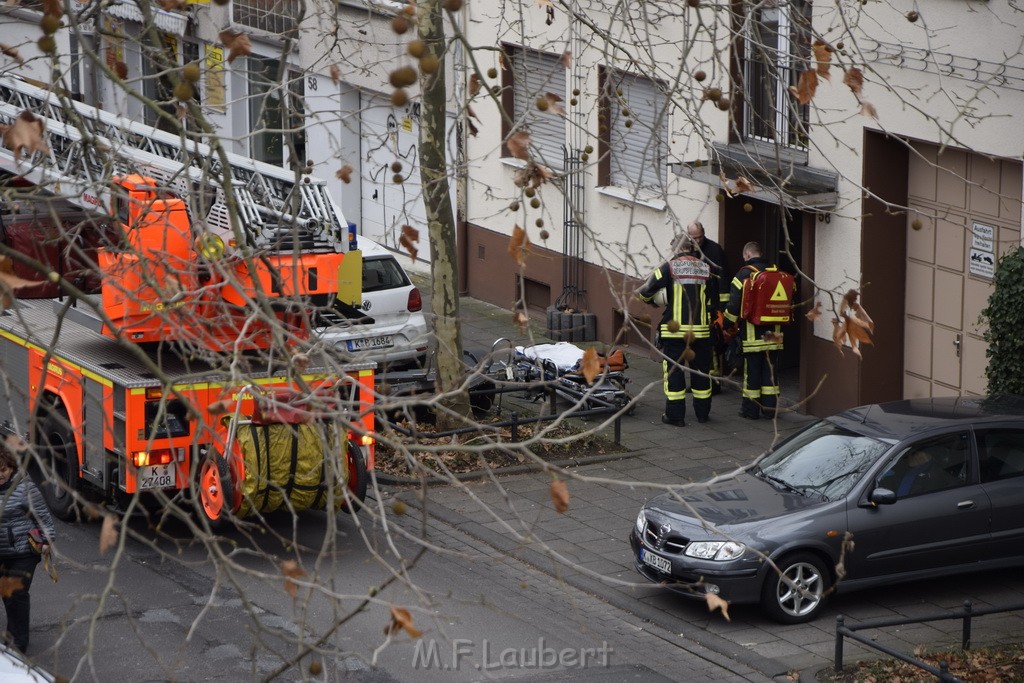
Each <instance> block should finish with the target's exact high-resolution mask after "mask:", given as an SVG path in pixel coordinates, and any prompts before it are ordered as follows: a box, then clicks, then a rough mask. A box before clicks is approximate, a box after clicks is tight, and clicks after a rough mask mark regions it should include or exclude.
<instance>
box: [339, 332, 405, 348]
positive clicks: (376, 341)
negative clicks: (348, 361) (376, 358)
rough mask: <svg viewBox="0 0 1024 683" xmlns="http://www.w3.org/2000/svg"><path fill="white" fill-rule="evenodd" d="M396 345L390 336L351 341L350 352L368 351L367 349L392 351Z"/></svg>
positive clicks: (349, 341) (349, 344) (349, 343)
mask: <svg viewBox="0 0 1024 683" xmlns="http://www.w3.org/2000/svg"><path fill="white" fill-rule="evenodd" d="M394 345H395V340H394V339H393V338H392V337H391V335H390V334H385V335H384V336H382V337H368V338H363V339H349V340H348V350H349V351H366V350H367V349H390V348H391V347H392V346H394Z"/></svg>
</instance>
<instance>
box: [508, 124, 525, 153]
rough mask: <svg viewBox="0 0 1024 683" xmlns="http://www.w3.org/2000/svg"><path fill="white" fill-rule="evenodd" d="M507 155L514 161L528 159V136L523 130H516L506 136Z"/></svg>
mask: <svg viewBox="0 0 1024 683" xmlns="http://www.w3.org/2000/svg"><path fill="white" fill-rule="evenodd" d="M508 151H509V154H511V155H512V156H514V157H515V158H516V159H529V158H530V134H529V133H528V132H527V131H525V130H517V131H516V132H515V133H512V135H509V136H508Z"/></svg>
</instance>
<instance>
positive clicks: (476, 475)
mask: <svg viewBox="0 0 1024 683" xmlns="http://www.w3.org/2000/svg"><path fill="white" fill-rule="evenodd" d="M650 450H652V449H650V448H640V449H637V450H635V451H621V452H619V453H602V454H601V455H584V456H582V457H579V458H563V459H562V460H549V461H545V462H543V463H526V464H523V465H508V466H506V467H492V468H490V469H487V470H477V471H475V472H461V473H459V474H456V475H455V478H456V479H457V480H458V481H461V482H470V481H480V480H482V479H490V478H491V476H492V475H494V476H505V475H515V474H531V473H533V472H543V471H545V470H549V469H569V468H575V467H582V466H584V465H596V464H600V463H602V462H613V461H616V460H625V459H626V458H633V457H637V456H642V455H645V454H646V453H647V452H648V451H650ZM374 476H375V478H376V479H377V483H378V484H383V485H384V486H421V485H422V484H423V481H422V480H421V479H415V478H413V477H399V476H396V475H392V474H381V473H374ZM450 483H451V479H449V478H446V477H445V476H443V475H441V474H440V473H438V474H436V475H432V476H430V478H429V479H427V485H428V486H441V485H444V484H450Z"/></svg>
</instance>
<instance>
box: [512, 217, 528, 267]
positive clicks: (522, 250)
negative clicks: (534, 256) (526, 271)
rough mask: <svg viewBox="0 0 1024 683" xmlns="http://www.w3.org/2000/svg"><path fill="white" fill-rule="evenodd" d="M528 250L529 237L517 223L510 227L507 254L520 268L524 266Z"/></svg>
mask: <svg viewBox="0 0 1024 683" xmlns="http://www.w3.org/2000/svg"><path fill="white" fill-rule="evenodd" d="M529 250H530V238H529V236H528V235H527V234H526V231H525V230H523V229H522V228H521V227H519V226H518V225H517V226H515V227H514V228H512V237H511V238H510V239H509V241H508V255H509V256H510V257H512V260H513V261H515V262H516V264H517V265H518V266H519V267H520V268H525V267H526V254H527V253H528V252H529Z"/></svg>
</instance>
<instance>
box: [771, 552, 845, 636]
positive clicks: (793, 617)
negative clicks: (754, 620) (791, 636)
mask: <svg viewBox="0 0 1024 683" xmlns="http://www.w3.org/2000/svg"><path fill="white" fill-rule="evenodd" d="M775 564H776V565H777V566H778V571H776V570H775V569H773V568H769V570H768V578H767V579H765V582H764V588H763V589H762V591H761V605H762V606H763V607H764V610H765V611H766V612H767V613H768V615H769V616H771V617H772V618H773V619H775V620H776V621H778V622H781V623H783V624H801V623H804V622H807V621H811V620H813V619H814V618H816V617H817V616H818V614H819V613H820V612H821V608H822V606H823V605H824V604H825V595H826V592H827V591H828V589H829V585H830V583H831V580H830V577H829V573H828V569H827V568H826V567H825V563H824V562H822V561H821V560H820V559H819V558H818V557H817V556H815V555H812V554H810V553H794V554H792V555H786V556H785V557H783V558H782V559H781V560H778V561H777V562H776V563H775Z"/></svg>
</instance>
